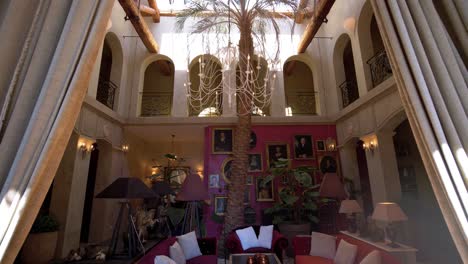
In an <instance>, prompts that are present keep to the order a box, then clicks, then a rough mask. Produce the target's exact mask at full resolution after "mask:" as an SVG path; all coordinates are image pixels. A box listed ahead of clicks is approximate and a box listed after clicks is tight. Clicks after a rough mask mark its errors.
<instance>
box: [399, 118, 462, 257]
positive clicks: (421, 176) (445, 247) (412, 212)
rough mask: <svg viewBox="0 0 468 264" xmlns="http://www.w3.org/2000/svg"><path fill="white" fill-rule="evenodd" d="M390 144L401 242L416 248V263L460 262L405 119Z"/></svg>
mask: <svg viewBox="0 0 468 264" xmlns="http://www.w3.org/2000/svg"><path fill="white" fill-rule="evenodd" d="M393 144H394V148H395V155H396V161H397V166H398V174H399V179H400V187H401V200H400V202H399V204H400V206H401V208H402V209H403V211H404V212H405V213H406V215H407V216H408V221H407V223H406V225H405V226H404V227H405V228H404V231H405V232H403V236H402V237H401V240H402V242H403V243H405V244H409V245H412V246H413V247H415V248H417V249H418V252H417V255H416V257H417V261H418V262H421V263H462V261H461V259H460V257H459V255H458V253H457V250H456V248H455V245H454V243H453V240H452V238H451V236H450V233H449V231H448V228H447V225H446V223H445V221H444V218H443V215H442V212H441V211H440V207H439V206H438V203H437V200H436V197H435V195H434V191H433V189H432V185H431V183H430V181H429V178H428V175H427V172H426V170H425V168H424V164H423V161H422V159H421V155H420V153H419V150H418V147H417V144H416V141H415V139H414V136H413V132H412V130H411V127H410V124H409V122H408V120H407V119H406V120H404V121H403V122H402V123H400V124H399V125H398V126H397V127H396V128H395V130H394V136H393ZM434 230H437V232H433V231H434ZM434 241H437V243H434Z"/></svg>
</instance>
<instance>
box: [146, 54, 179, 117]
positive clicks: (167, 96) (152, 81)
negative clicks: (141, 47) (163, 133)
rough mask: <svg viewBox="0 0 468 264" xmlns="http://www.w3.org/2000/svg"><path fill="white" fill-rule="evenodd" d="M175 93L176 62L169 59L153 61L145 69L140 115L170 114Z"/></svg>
mask: <svg viewBox="0 0 468 264" xmlns="http://www.w3.org/2000/svg"><path fill="white" fill-rule="evenodd" d="M173 95H174V64H173V63H172V62H171V61H169V59H159V60H156V61H153V62H152V63H150V64H149V65H148V67H147V68H146V70H145V77H144V83H143V92H142V96H141V112H140V115H141V116H165V115H170V114H171V109H172V98H173Z"/></svg>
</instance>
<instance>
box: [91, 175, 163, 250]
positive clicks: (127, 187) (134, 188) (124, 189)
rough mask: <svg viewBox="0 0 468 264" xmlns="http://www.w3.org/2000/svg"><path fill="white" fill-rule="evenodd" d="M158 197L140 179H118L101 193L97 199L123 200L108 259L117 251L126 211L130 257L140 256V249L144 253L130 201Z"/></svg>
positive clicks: (113, 231)
mask: <svg viewBox="0 0 468 264" xmlns="http://www.w3.org/2000/svg"><path fill="white" fill-rule="evenodd" d="M156 196H157V195H156V194H155V193H154V192H153V191H152V190H151V189H150V188H148V187H147V186H146V185H145V184H144V183H143V182H142V181H141V180H140V179H138V178H133V177H132V178H118V179H116V180H115V181H114V182H112V183H111V184H110V185H109V186H107V187H106V188H105V189H104V190H103V191H101V192H100V193H99V194H98V195H96V198H106V199H121V201H119V202H120V209H119V214H118V216H117V220H116V221H115V224H114V228H113V230H112V238H111V242H110V246H109V251H108V252H107V257H108V258H111V257H112V256H114V255H115V251H116V249H117V243H118V240H119V233H120V226H121V225H122V220H123V217H124V211H125V209H127V219H128V234H127V235H128V257H130V258H132V257H134V256H136V255H137V254H138V251H139V250H138V248H139V247H140V248H141V250H142V251H144V250H145V249H144V246H143V244H142V243H141V241H140V238H139V237H138V231H137V228H136V226H135V221H134V220H133V217H132V207H131V204H130V200H133V199H143V198H154V197H156Z"/></svg>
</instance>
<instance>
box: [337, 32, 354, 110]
mask: <svg viewBox="0 0 468 264" xmlns="http://www.w3.org/2000/svg"><path fill="white" fill-rule="evenodd" d="M333 63H334V66H335V77H336V83H337V86H338V89H339V93H338V94H339V97H341V107H342V108H345V107H347V106H348V105H350V104H351V103H352V102H354V101H356V100H357V99H358V98H359V90H358V86H357V80H356V69H355V66H354V55H353V48H352V46H351V39H350V38H349V36H348V35H347V34H343V35H341V36H340V37H339V38H338V40H337V41H336V44H335V51H334V54H333Z"/></svg>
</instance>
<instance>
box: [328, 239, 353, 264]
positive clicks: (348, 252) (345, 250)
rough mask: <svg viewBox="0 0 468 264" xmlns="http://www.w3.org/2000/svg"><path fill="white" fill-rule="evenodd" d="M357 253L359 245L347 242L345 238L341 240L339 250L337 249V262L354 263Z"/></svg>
mask: <svg viewBox="0 0 468 264" xmlns="http://www.w3.org/2000/svg"><path fill="white" fill-rule="evenodd" d="M356 254H357V246H356V245H353V244H351V243H348V242H346V241H345V240H344V239H342V240H341V241H340V244H339V245H338V250H337V251H336V255H335V259H334V260H333V261H334V262H335V264H353V263H354V259H355V258H356Z"/></svg>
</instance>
